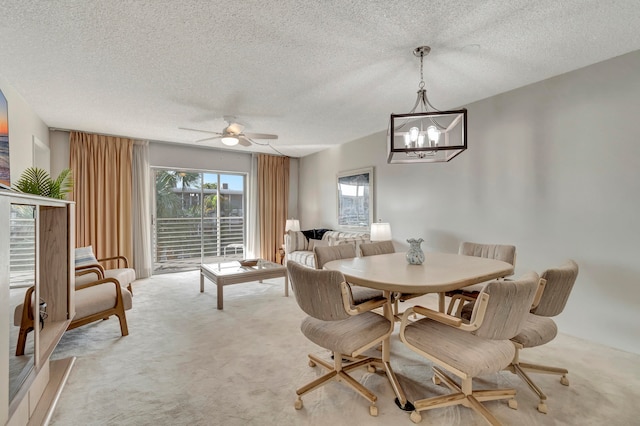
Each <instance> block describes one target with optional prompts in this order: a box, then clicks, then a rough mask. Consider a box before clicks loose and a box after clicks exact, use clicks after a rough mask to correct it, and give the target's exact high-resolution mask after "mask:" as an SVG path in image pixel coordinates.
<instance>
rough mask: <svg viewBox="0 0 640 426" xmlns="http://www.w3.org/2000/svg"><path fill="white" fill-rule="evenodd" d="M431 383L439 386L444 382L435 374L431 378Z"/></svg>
mask: <svg viewBox="0 0 640 426" xmlns="http://www.w3.org/2000/svg"><path fill="white" fill-rule="evenodd" d="M431 381H432V382H433V384H434V385H439V384H440V383H442V381H441V380H440V377H438V376H436V375H435V374H434V375H433V377H432V378H431Z"/></svg>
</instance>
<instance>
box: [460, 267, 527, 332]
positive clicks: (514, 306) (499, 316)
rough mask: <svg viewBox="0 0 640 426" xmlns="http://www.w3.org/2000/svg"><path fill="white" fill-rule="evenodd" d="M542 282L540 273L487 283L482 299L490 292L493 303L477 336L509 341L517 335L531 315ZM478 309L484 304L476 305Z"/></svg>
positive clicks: (490, 303) (488, 307) (488, 306)
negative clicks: (517, 278)
mask: <svg viewBox="0 0 640 426" xmlns="http://www.w3.org/2000/svg"><path fill="white" fill-rule="evenodd" d="M539 280H540V277H539V276H538V274H536V273H535V272H529V273H527V274H525V275H523V276H522V277H520V279H519V280H514V281H504V280H500V281H491V282H489V283H487V285H485V287H484V288H483V289H482V292H481V293H480V295H479V296H478V300H479V299H480V298H481V297H482V294H483V293H486V294H488V295H489V303H488V305H487V310H486V313H485V316H484V321H483V322H482V325H481V326H480V327H479V328H478V329H477V330H476V331H475V332H474V333H475V334H476V335H477V336H480V337H484V338H487V339H493V340H508V339H511V338H512V337H513V336H515V335H517V334H518V333H519V332H520V328H521V327H522V324H523V322H524V319H525V318H526V316H527V315H528V314H529V309H531V303H533V298H534V297H535V295H536V291H537V289H538V281H539ZM478 306H480V304H479V303H476V304H475V309H477V308H478ZM475 309H474V310H475ZM474 314H475V312H474ZM472 318H473V317H472Z"/></svg>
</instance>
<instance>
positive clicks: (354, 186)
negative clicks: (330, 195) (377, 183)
mask: <svg viewBox="0 0 640 426" xmlns="http://www.w3.org/2000/svg"><path fill="white" fill-rule="evenodd" d="M337 185H338V186H337V191H338V226H340V227H343V228H352V227H353V228H367V229H368V228H369V227H370V226H371V222H373V167H367V168H364V169H358V170H350V171H346V172H340V173H338V175H337Z"/></svg>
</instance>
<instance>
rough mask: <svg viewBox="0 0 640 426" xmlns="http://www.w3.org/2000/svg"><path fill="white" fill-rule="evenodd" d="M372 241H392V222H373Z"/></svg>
mask: <svg viewBox="0 0 640 426" xmlns="http://www.w3.org/2000/svg"><path fill="white" fill-rule="evenodd" d="M370 240H371V241H390V240H391V224H389V223H387V222H378V223H372V224H371V237H370Z"/></svg>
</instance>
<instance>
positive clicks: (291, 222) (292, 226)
mask: <svg viewBox="0 0 640 426" xmlns="http://www.w3.org/2000/svg"><path fill="white" fill-rule="evenodd" d="M299 230H300V221H299V220H298V219H287V223H286V224H285V225H284V231H285V232H287V231H299Z"/></svg>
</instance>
